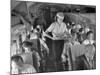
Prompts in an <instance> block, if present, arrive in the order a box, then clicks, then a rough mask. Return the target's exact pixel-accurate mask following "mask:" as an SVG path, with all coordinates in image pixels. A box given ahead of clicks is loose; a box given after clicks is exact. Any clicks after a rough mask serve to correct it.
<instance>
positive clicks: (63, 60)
mask: <svg viewBox="0 0 100 75" xmlns="http://www.w3.org/2000/svg"><path fill="white" fill-rule="evenodd" d="M61 58H62V62H66V60H67V59H66V56H65V55H64V54H62V56H61Z"/></svg>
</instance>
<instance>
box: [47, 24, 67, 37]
mask: <svg viewBox="0 0 100 75" xmlns="http://www.w3.org/2000/svg"><path fill="white" fill-rule="evenodd" d="M67 31H68V30H67V27H66V24H65V23H64V22H62V23H61V24H60V25H59V23H58V22H54V23H52V24H51V25H50V27H49V28H48V29H47V30H46V32H52V34H53V37H56V36H59V35H61V36H62V35H64V33H65V32H67Z"/></svg>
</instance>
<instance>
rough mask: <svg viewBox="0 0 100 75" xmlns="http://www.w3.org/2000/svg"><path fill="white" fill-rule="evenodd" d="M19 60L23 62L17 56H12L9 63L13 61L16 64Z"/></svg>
mask: <svg viewBox="0 0 100 75" xmlns="http://www.w3.org/2000/svg"><path fill="white" fill-rule="evenodd" d="M19 60H21V61H22V62H23V58H22V57H21V56H19V55H14V56H12V57H11V61H15V62H16V63H18V61H19Z"/></svg>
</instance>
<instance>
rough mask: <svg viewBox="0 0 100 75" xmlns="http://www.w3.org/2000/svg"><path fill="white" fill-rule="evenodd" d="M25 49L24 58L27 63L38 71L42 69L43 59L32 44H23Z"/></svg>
mask: <svg viewBox="0 0 100 75" xmlns="http://www.w3.org/2000/svg"><path fill="white" fill-rule="evenodd" d="M23 49H24V50H25V53H23V54H22V56H23V58H25V59H26V60H27V61H26V63H29V64H32V65H33V66H34V67H35V69H36V70H37V71H38V68H39V67H40V61H41V58H40V55H39V53H38V52H37V50H35V49H34V48H32V43H31V42H27V41H26V42H24V43H23Z"/></svg>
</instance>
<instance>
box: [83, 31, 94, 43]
mask: <svg viewBox="0 0 100 75" xmlns="http://www.w3.org/2000/svg"><path fill="white" fill-rule="evenodd" d="M86 36H87V39H86V40H84V42H83V44H84V45H88V44H91V45H93V44H95V40H94V34H93V31H89V32H87V34H86Z"/></svg>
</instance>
